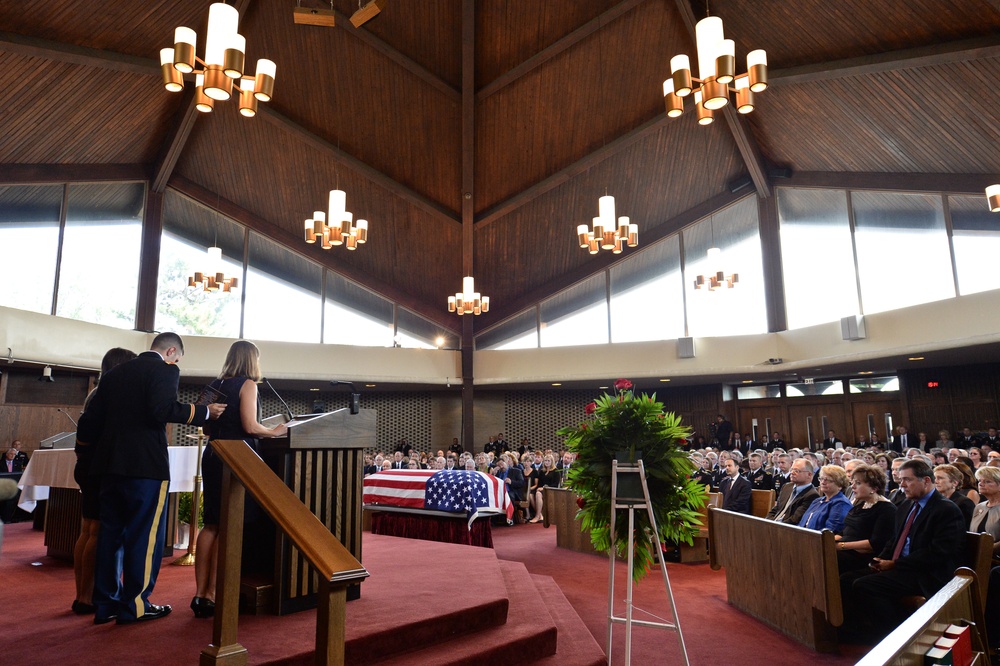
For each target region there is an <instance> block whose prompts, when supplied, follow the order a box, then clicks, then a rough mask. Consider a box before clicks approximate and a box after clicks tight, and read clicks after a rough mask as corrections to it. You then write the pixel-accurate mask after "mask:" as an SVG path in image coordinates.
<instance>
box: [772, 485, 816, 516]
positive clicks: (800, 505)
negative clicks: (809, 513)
mask: <svg viewBox="0 0 1000 666" xmlns="http://www.w3.org/2000/svg"><path fill="white" fill-rule="evenodd" d="M794 490H795V485H794V484H792V483H786V484H785V485H784V487H782V489H781V494H780V495H778V502H777V504H775V505H774V506H773V507H772V508H771V510H770V511H768V513H767V519H768V520H774V519H775V518H777V516H778V514H779V513H781V511H782V510H783V509H784V508H785V505H786V504H788V502H789V498H791V496H792V491H794ZM817 497H819V493H818V492H816V489H815V488H813V487H812V486H809V487H808V488H806V489H805V490H803V491H802V492H800V493H799V494H798V495H797V496H796V497H795V499H794V500H792V503H791V504H790V505H789V507H788V511H786V512H785V516H784V518H782V519H781V522H783V523H785V524H787V525H798V524H799V521H800V520H802V516H804V515H805V513H806V509H808V508H809V505H810V504H812V501H813V500H814V499H816V498H817Z"/></svg>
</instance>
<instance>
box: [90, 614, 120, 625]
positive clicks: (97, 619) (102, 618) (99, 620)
mask: <svg viewBox="0 0 1000 666" xmlns="http://www.w3.org/2000/svg"><path fill="white" fill-rule="evenodd" d="M116 619H118V616H117V615H95V616H94V624H107V623H108V622H114V621H115V620H116Z"/></svg>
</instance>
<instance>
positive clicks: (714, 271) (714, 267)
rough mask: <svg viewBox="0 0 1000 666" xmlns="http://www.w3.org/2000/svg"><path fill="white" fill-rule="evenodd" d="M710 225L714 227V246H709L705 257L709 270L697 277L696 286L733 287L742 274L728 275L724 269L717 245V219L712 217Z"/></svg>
mask: <svg viewBox="0 0 1000 666" xmlns="http://www.w3.org/2000/svg"><path fill="white" fill-rule="evenodd" d="M709 225H711V228H712V247H710V248H708V254H707V256H706V257H705V263H706V265H707V268H708V270H707V271H706V272H705V273H704V274H702V275H699V276H697V277H695V279H694V288H695V289H707V290H708V291H717V290H719V289H723V288H725V289H732V288H733V287H735V286H736V283H738V282H739V281H740V276H739V274H738V273H732V274H730V275H726V272H725V271H724V270H722V250H720V249H719V248H718V247H716V245H715V221H714V220H711V219H710V220H709Z"/></svg>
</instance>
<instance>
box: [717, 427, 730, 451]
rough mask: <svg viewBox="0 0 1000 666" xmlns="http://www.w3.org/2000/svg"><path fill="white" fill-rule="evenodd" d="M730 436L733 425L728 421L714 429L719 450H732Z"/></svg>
mask: <svg viewBox="0 0 1000 666" xmlns="http://www.w3.org/2000/svg"><path fill="white" fill-rule="evenodd" d="M732 435H733V424H732V423H730V422H729V421H723V422H722V423H720V424H718V425H717V426H716V427H715V438H716V439H717V440H718V442H719V448H720V449H722V450H723V451H729V450H731V449H732V448H733V443H732V442H731V441H729V439H730V437H732Z"/></svg>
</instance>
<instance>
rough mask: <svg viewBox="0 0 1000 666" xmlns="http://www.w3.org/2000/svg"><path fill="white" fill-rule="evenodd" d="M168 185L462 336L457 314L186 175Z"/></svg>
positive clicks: (173, 177) (178, 177)
mask: <svg viewBox="0 0 1000 666" xmlns="http://www.w3.org/2000/svg"><path fill="white" fill-rule="evenodd" d="M167 186H168V187H169V188H170V189H173V190H176V191H177V192H179V193H180V194H183V195H184V196H186V197H188V198H190V199H193V200H194V201H197V202H198V203H199V204H201V205H202V206H204V207H206V208H208V209H210V210H213V211H215V212H217V213H219V214H220V215H223V216H225V217H228V218H229V219H231V220H234V221H236V222H238V223H239V224H242V225H243V226H245V227H247V228H248V229H250V230H251V231H253V232H255V233H258V234H260V235H261V236H264V237H265V238H267V239H269V240H271V241H274V242H275V243H278V244H279V245H281V246H283V247H285V248H288V249H289V250H291V251H292V252H295V253H296V254H298V255H301V256H303V257H306V258H307V259H309V260H310V261H312V262H314V263H316V264H319V265H320V266H323V267H324V268H327V269H329V270H331V271H334V272H335V273H338V274H340V275H342V276H344V277H345V278H347V279H348V280H351V281H352V282H356V283H358V284H360V285H361V286H363V287H365V288H366V289H370V290H371V291H373V292H375V293H376V294H378V295H380V296H382V297H383V298H387V299H389V300H391V301H393V302H394V303H397V304H399V305H401V306H403V307H404V308H406V309H407V310H410V311H412V312H416V313H417V314H419V315H420V316H421V317H424V318H425V319H429V320H430V321H432V322H434V323H435V324H438V325H439V326H441V327H443V328H444V329H445V330H447V331H449V332H451V333H453V334H455V335H458V334H459V332H460V331H459V329H458V325H459V322H458V321H455V320H456V319H458V318H457V317H455V316H454V315H449V314H448V311H447V310H446V309H445V308H441V307H430V306H428V305H427V303H426V302H425V301H422V300H419V299H417V298H415V297H414V296H411V295H410V294H407V293H405V292H402V291H400V290H399V289H397V288H395V287H393V286H392V285H390V284H388V283H385V282H382V281H381V280H376V279H374V278H373V277H372V276H371V274H369V273H367V272H365V271H362V270H360V269H358V268H355V267H353V266H350V265H348V264H344V263H342V262H341V261H338V259H337V257H336V255H334V254H332V253H330V252H324V251H323V250H322V249H320V248H319V247H318V246H317V245H310V246H308V247H304V245H305V244H304V243H302V242H301V241H302V238H301V236H300V235H299V234H296V233H292V232H291V231H288V230H287V229H285V228H283V227H279V226H278V225H276V224H273V223H272V222H269V221H268V220H265V219H264V218H261V217H258V216H256V215H254V214H253V213H251V212H250V211H248V210H246V209H245V208H241V207H240V206H238V205H236V204H235V203H233V202H231V201H229V200H228V199H224V198H222V197H220V196H219V195H218V194H216V193H215V192H212V191H211V190H209V189H208V188H205V187H202V186H201V185H199V184H198V183H195V182H194V181H192V180H188V179H187V178H185V177H184V176H179V175H176V174H175V175H174V176H172V177H171V178H170V182H169V183H168V184H167Z"/></svg>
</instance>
